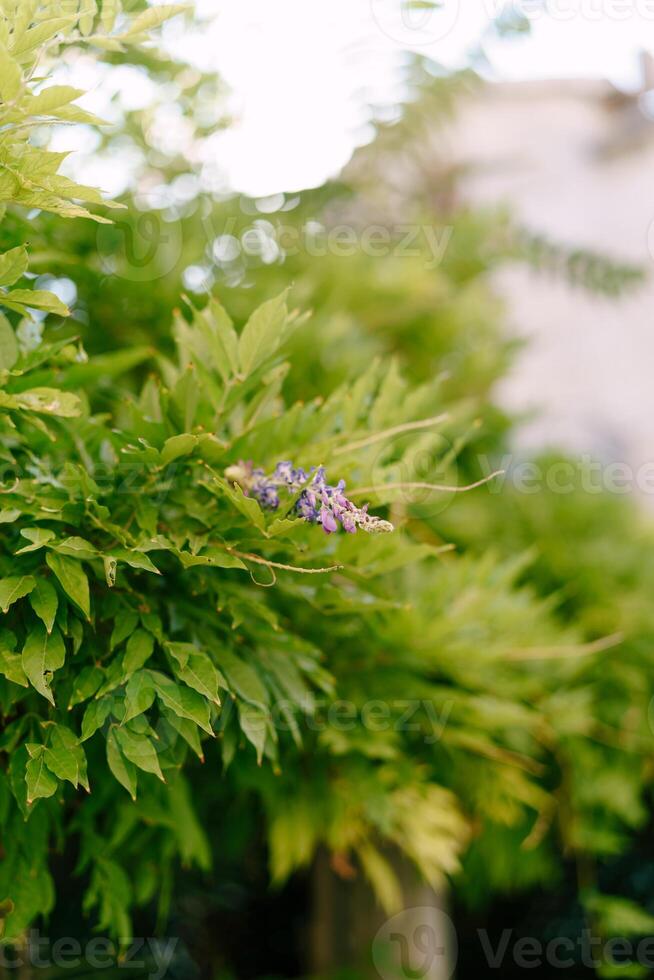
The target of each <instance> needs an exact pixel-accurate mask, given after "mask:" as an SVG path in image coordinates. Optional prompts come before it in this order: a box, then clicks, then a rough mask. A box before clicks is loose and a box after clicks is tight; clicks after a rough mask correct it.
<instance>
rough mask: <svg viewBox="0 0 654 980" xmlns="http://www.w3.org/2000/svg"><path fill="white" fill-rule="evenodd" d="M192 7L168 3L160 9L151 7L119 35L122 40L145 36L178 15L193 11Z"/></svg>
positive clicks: (138, 15)
mask: <svg viewBox="0 0 654 980" xmlns="http://www.w3.org/2000/svg"><path fill="white" fill-rule="evenodd" d="M191 9H192V8H191V6H190V5H189V4H185V3H167V4H162V5H161V6H159V7H150V8H148V10H144V11H143V12H142V13H140V14H137V16H136V17H135V18H134V19H133V20H132V21H131V22H130V24H129V26H128V28H127V30H126V31H123V32H122V34H120V35H118V36H119V37H120V38H121V39H125V38H133V37H136V35H138V34H145V33H148V32H149V31H151V30H153V29H154V28H155V27H159V26H160V25H161V24H163V23H164V21H167V20H170V18H171V17H175V16H176V15H177V14H181V13H184V12H185V11H187V10H191Z"/></svg>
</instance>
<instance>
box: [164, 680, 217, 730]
mask: <svg viewBox="0 0 654 980" xmlns="http://www.w3.org/2000/svg"><path fill="white" fill-rule="evenodd" d="M149 674H150V677H151V678H152V682H153V684H154V686H155V689H156V691H157V695H158V696H159V698H160V699H161V700H162V702H163V703H164V704H165V706H166V707H167V708H170V710H171V711H173V712H174V713H175V714H176V715H177V716H178V717H179V718H188V719H189V721H194V722H195V723H196V725H199V726H200V728H201V729H202V730H203V731H205V732H207V734H209V735H213V730H212V728H211V724H210V720H209V705H208V703H207V701H206V700H205V699H204V698H203V697H202V696H201V695H200V694H198V693H197V691H193V690H192V689H191V688H189V687H186V686H185V685H184V684H176V683H175V681H173V680H171V679H170V677H166V675H165V674H162V673H160V672H159V671H155V670H151V671H149Z"/></svg>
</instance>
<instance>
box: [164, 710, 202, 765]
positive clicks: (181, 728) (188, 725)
mask: <svg viewBox="0 0 654 980" xmlns="http://www.w3.org/2000/svg"><path fill="white" fill-rule="evenodd" d="M161 710H162V714H163V716H164V718H165V719H166V721H167V722H168V724H169V725H170V726H171V728H174V729H175V731H176V732H177V733H178V735H181V737H182V738H183V739H184V741H185V742H186V743H187V745H189V746H190V747H191V749H192V750H193V751H194V752H195V754H196V755H197V757H198V759H200V761H201V762H204V752H203V751H202V743H201V742H200V733H199V729H198V726H197V725H196V724H195V722H192V721H190V720H189V719H188V718H180V717H179V715H176V714H174V712H172V711H169V710H168V709H167V708H162V709H161Z"/></svg>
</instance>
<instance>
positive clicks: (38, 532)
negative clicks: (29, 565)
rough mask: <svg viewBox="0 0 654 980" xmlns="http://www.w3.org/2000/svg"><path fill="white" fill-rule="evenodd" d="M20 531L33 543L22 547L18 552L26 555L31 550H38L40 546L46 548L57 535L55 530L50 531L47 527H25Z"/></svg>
mask: <svg viewBox="0 0 654 980" xmlns="http://www.w3.org/2000/svg"><path fill="white" fill-rule="evenodd" d="M20 533H21V536H22V537H23V538H27V540H28V541H31V542H32V543H31V544H28V545H25V547H24V548H20V550H19V551H17V552H16V554H17V555H24V554H26V553H27V552H29V551H38V550H39V548H44V547H45V545H46V544H47V543H48V542H49V541H52V539H53V538H54V536H55V533H54V531H50V530H49V529H48V528H46V527H24V528H22V530H21V532H20Z"/></svg>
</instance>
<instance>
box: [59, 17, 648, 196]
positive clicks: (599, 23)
mask: <svg viewBox="0 0 654 980" xmlns="http://www.w3.org/2000/svg"><path fill="white" fill-rule="evenodd" d="M152 2H154V3H159V2H165V0H152ZM515 2H516V3H517V4H518V5H519V6H520V8H521V9H522V10H523V12H524V13H526V14H527V15H528V16H529V20H530V21H531V24H532V31H531V34H530V35H528V36H522V37H512V38H510V39H504V40H502V39H499V38H498V37H497V36H496V35H493V34H492V33H489V32H488V30H487V29H488V25H489V23H490V21H491V19H492V18H493V17H494V16H497V15H498V14H501V13H503V12H504V13H506V12H507V10H508V9H509V6H510V0H442V4H443V5H442V7H441V8H440V9H438V10H434V11H430V10H426V11H425V10H416V11H413V12H412V13H411V12H407V11H406V10H404V13H402V7H401V0H196V3H195V8H196V19H195V27H194V28H192V29H189V26H188V22H186V21H184V19H183V18H181V17H177V18H175V19H174V20H173V21H171V22H170V23H168V24H166V25H164V32H163V33H164V41H165V46H166V47H168V49H169V50H170V51H171V52H172V53H173V54H175V55H177V56H179V57H181V58H184V59H186V60H188V61H189V62H190V63H191V64H193V65H196V66H197V67H199V68H201V69H203V70H207V71H214V70H215V71H218V72H219V73H220V75H221V76H222V77H223V78H224V80H225V81H226V83H227V84H228V86H229V87H230V90H231V96H230V98H229V104H228V110H229V112H230V114H231V116H232V119H233V123H232V125H230V126H229V127H228V128H227V129H225V130H221V131H218V132H217V133H216V134H215V135H214V136H213V137H211V138H210V139H209V140H208V141H205V143H204V145H203V147H202V150H201V155H200V157H199V159H198V160H196V161H195V162H196V164H197V166H198V169H201V170H202V174H203V177H204V180H205V186H207V185H208V186H211V187H213V188H214V189H216V190H220V191H222V190H235V191H241V192H244V193H247V194H250V195H252V196H254V197H263V196H267V195H271V194H275V193H277V192H278V191H295V190H301V189H303V188H307V187H315V186H318V185H320V184H322V183H323V182H324V181H325V180H326V179H327V178H329V177H331V176H334V175H336V174H337V173H338V172H339V171H340V169H341V168H342V167H343V166H344V164H345V163H346V162H347V161H348V159H349V157H350V155H351V153H352V151H353V149H354V148H355V147H356V146H357V145H359V144H361V143H363V142H366V141H368V140H369V139H370V138H371V135H372V132H373V131H372V129H371V126H370V108H369V107H370V105H376V106H386V107H392V106H393V105H394V104H395V103H396V102H397V100H398V98H400V97H401V95H402V64H403V61H404V59H405V58H406V52H407V51H408V50H415V51H418V52H420V53H422V54H424V55H426V56H428V57H430V58H432V59H434V60H435V61H437V62H439V63H441V64H443V65H445V66H448V67H457V66H462V65H464V64H466V63H467V61H468V58H469V55H470V52H471V50H472V49H475V48H478V46H479V42H480V39H482V38H483V44H484V51H485V54H486V56H487V57H488V60H489V64H490V72H489V73H490V77H493V78H497V79H521V78H534V77H541V78H543V77H559V78H560V77H566V76H567V77H570V76H586V77H602V76H603V77H608V78H610V79H611V80H612V81H614V82H615V83H616V84H618V85H621V86H624V87H637V86H638V84H639V66H638V53H639V51H640V50H642V49H643V48H647V49H649V50H654V0H515ZM543 7H545V8H546V11H544V10H543ZM485 31H486V36H484V32H485ZM67 71H68V72H69V76H68V77H66V78H65V79H64V80H65V81H68V82H69V84H75V85H80V86H81V87H83V88H87V89H88V88H94V85H95V90H94V91H92V92H91V93H90V95H89V97H88V98H87V99H86V101H85V102H84V104H85V105H87V106H88V108H89V109H91V110H93V111H96V112H97V113H98V114H99V115H100V116H102V117H104V118H108V119H111V118H112V114H114V113H115V112H116V111H118V110H119V107H120V106H121V105H122V107H123V108H130V107H136V106H137V105H139V104H147V103H148V102H149V100H150V99H151V98H152V96H153V93H152V88H153V87H152V85H151V84H150V85H148V81H147V78H146V77H144V76H143V74H142V73H138V72H135V71H134V70H133V69H119V70H118V71H111V72H109V71H106V70H105V71H100V73H99V74H98V69H97V67H95V68H94V66H93V61H92V59H80V60H79V61H77V62H75V64H74V66H73V67H72V68H71V69H67ZM85 71H86V72H87V73H89V77H88V78H87V77H85V75H84V72H85ZM94 72H95V75H94ZM121 72H122V74H121ZM112 95H116V96H118V98H119V101H118V102H117V103H114V104H113V107H112V104H111V103H110V98H111V96H112ZM164 101H165V99H164ZM158 118H159V124H158V127H157V133H156V138H157V139H162V138H164V137H165V139H164V142H167V143H169V142H170V141H171V140H172V141H173V142H175V141H178V142H180V144H181V143H183V142H184V139H185V132H184V125H185V122H184V120H183V119H182V118H180V116H179V110H178V108H177V107H176V105H175V100H174V96H173V97H172V98H171V99H170V100H169V101H168V102H167V103H166V105H165V106H164V108H163V109H161V110H160V111H159V115H158ZM154 135H155V134H154V132H153V136H154ZM56 138H57V139H58V140H59V142H60V143H61V145H59V144H57V146H56V148H57V149H75V150H78V151H79V152H78V153H76V154H74V158H71V163H70V166H71V168H73V169H74V168H75V167H78V166H80V165H83V166H84V168H85V169H86V170H88V171H89V173H86V174H85V182H87V183H89V182H91V183H93V182H96V183H97V184H98V185H99V186H102V187H103V189H104V190H105V191H107V192H108V193H110V194H118V193H121V192H122V191H123V190H124V189H125V187H126V186H127V184H128V183H129V182H130V173H131V172H132V168H131V166H130V160H128V159H125V161H124V162H123V164H122V165H121V166H117V165H116V161H115V160H114V159H106V160H105V159H102V158H101V155H98V154H96V153H94V150H95V144H94V143H93V134H92V133H90V132H87V133H86V134H85V133H84V127H73V128H72V130H71V129H68V131H67V132H63V133H59V134H57V137H56ZM85 139H86V140H87V141H88V140H91V143H90V144H89V145H88V146H87V145H86V144H85V143H84V140H85ZM80 140H81V141H82V142H81V144H80V142H79V141H80ZM134 163H135V165H136V163H137V161H134ZM91 178H92V179H91Z"/></svg>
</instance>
